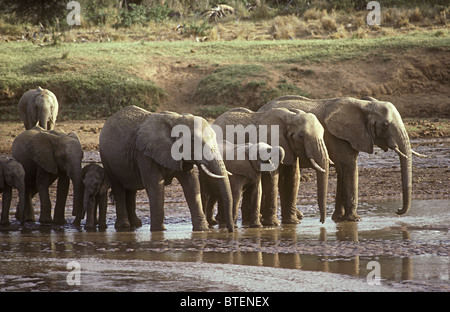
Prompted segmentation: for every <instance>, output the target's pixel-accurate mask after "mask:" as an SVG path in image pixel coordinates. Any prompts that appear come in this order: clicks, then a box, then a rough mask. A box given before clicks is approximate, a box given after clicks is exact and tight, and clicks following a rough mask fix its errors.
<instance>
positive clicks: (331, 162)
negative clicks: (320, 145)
mask: <svg viewBox="0 0 450 312" xmlns="http://www.w3.org/2000/svg"><path fill="white" fill-rule="evenodd" d="M328 162H329V163H330V166H333V165H334V162H333V161H332V160H331V159H330V158H328Z"/></svg>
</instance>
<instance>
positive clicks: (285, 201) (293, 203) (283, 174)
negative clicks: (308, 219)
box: [278, 161, 303, 224]
mask: <svg viewBox="0 0 450 312" xmlns="http://www.w3.org/2000/svg"><path fill="white" fill-rule="evenodd" d="M299 186H300V168H299V164H298V161H295V162H294V165H293V166H286V165H281V166H280V173H279V181H278V188H279V191H280V204H281V218H282V222H283V223H284V224H298V223H300V220H299V218H298V217H297V216H299V217H300V218H302V217H303V214H302V213H301V212H300V211H298V209H297V196H298V189H299ZM297 212H299V214H298V213H297Z"/></svg>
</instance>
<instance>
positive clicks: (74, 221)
mask: <svg viewBox="0 0 450 312" xmlns="http://www.w3.org/2000/svg"><path fill="white" fill-rule="evenodd" d="M73 225H75V226H80V225H81V218H79V217H75V220H73ZM85 228H86V226H85Z"/></svg>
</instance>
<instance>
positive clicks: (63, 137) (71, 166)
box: [28, 131, 83, 217]
mask: <svg viewBox="0 0 450 312" xmlns="http://www.w3.org/2000/svg"><path fill="white" fill-rule="evenodd" d="M28 150H29V153H30V158H31V159H32V160H33V161H34V162H35V163H36V164H37V165H38V166H40V167H41V168H42V169H44V170H45V171H46V172H48V173H50V174H53V175H56V174H65V175H67V177H69V178H70V179H71V180H72V183H73V192H74V196H73V211H72V214H73V215H74V216H75V215H76V216H77V217H79V216H80V214H81V212H82V204H83V188H82V180H81V175H82V169H81V161H82V159H83V150H82V148H81V144H80V140H79V138H78V136H77V134H76V133H75V132H71V133H69V134H66V133H64V132H61V131H48V132H47V131H41V132H40V133H38V134H36V135H35V136H33V137H32V139H31V140H30V141H29V143H28Z"/></svg>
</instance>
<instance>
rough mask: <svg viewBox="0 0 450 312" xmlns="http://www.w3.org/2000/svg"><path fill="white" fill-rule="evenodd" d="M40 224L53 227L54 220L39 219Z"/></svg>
mask: <svg viewBox="0 0 450 312" xmlns="http://www.w3.org/2000/svg"><path fill="white" fill-rule="evenodd" d="M39 223H40V224H42V225H51V224H53V220H52V219H51V218H39Z"/></svg>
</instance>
